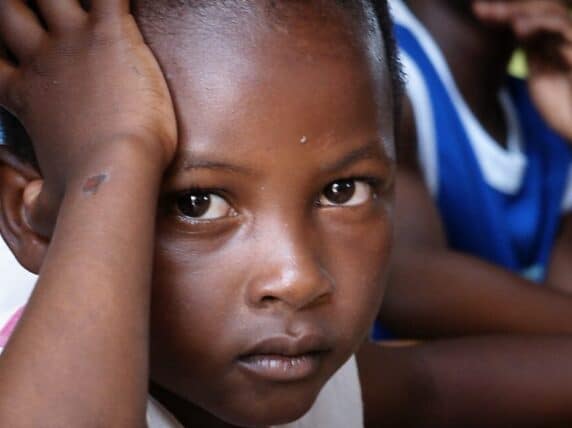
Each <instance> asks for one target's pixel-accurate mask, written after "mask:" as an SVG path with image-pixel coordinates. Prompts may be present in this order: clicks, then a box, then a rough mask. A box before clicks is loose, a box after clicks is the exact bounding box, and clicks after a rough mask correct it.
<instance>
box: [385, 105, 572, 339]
mask: <svg viewBox="0 0 572 428" xmlns="http://www.w3.org/2000/svg"><path fill="white" fill-rule="evenodd" d="M401 133H402V134H401V136H402V141H403V145H402V150H401V153H400V155H401V156H400V158H399V173H398V183H397V201H396V213H397V215H396V216H395V218H396V239H395V252H394V258H393V260H394V263H393V267H392V272H391V276H390V281H389V286H388V289H387V292H386V296H385V298H384V303H383V305H382V309H381V311H380V320H381V322H382V324H383V325H385V326H386V327H388V328H390V329H391V330H393V331H395V332H397V333H398V334H400V335H404V336H408V337H416V338H429V337H439V336H456V335H466V334H488V333H523V334H524V333H552V334H558V333H570V332H572V295H568V294H566V293H565V292H563V291H560V290H556V289H554V288H550V287H544V286H540V285H538V284H534V283H532V282H530V281H527V280H525V279H523V278H521V277H519V276H518V275H516V274H514V273H512V272H510V271H508V270H505V269H503V268H500V267H497V266H494V265H492V264H490V263H487V262H484V261H482V260H480V259H478V258H476V257H471V256H469V255H466V254H461V253H459V252H456V251H453V250H450V249H449V248H447V245H446V242H445V237H444V233H443V228H442V225H441V223H440V220H439V215H438V213H437V210H436V208H435V204H434V202H433V201H432V199H431V197H430V195H429V192H428V190H427V188H426V187H425V185H424V183H423V180H422V178H421V175H420V173H419V170H418V167H417V159H416V154H415V146H416V138H415V124H414V122H413V115H412V112H411V106H410V104H409V102H407V103H406V106H405V115H404V121H403V124H402V129H401ZM561 247H562V248H560V250H559V251H558V257H559V258H562V259H563V260H566V258H567V257H568V256H567V255H566V250H567V249H568V248H569V247H568V246H567V245H564V244H561ZM568 260H570V259H568ZM560 266H564V265H560ZM560 269H563V268H560ZM568 281H569V282H571V281H572V276H570V277H568Z"/></svg>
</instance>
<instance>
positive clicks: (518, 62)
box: [508, 50, 528, 79]
mask: <svg viewBox="0 0 572 428" xmlns="http://www.w3.org/2000/svg"><path fill="white" fill-rule="evenodd" d="M527 68H528V67H527V66H526V55H525V54H524V52H523V51H521V50H518V51H516V52H515V53H514V56H513V57H512V60H511V62H510V65H509V67H508V71H509V73H510V74H512V75H513V76H515V77H520V78H521V79H525V78H526V75H527V74H528V70H527Z"/></svg>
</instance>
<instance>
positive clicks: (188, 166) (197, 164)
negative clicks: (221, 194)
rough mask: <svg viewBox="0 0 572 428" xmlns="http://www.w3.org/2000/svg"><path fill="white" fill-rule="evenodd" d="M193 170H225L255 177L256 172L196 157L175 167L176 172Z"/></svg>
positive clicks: (184, 160) (186, 159)
mask: <svg viewBox="0 0 572 428" xmlns="http://www.w3.org/2000/svg"><path fill="white" fill-rule="evenodd" d="M193 169H211V170H224V171H228V172H231V173H233V174H243V175H255V172H254V170H252V169H250V168H247V167H245V166H240V165H233V164H230V163H226V162H222V161H213V160H208V159H200V158H197V157H194V156H192V157H190V158H185V159H183V160H181V162H179V164H178V165H177V166H176V167H175V171H189V170H193Z"/></svg>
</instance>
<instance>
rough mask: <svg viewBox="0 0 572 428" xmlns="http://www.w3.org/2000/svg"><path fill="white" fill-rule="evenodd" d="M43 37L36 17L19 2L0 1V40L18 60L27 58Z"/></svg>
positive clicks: (13, 0) (42, 31) (43, 33)
mask: <svg viewBox="0 0 572 428" xmlns="http://www.w3.org/2000/svg"><path fill="white" fill-rule="evenodd" d="M44 35H45V32H44V29H43V28H42V25H41V24H40V21H39V20H38V18H37V16H36V15H35V14H34V13H33V12H32V11H31V9H30V8H28V7H27V6H26V5H25V4H24V3H23V2H22V1H20V0H0V39H1V41H2V43H3V44H4V45H5V46H6V48H7V49H8V50H9V51H10V52H11V53H13V54H14V55H15V56H16V58H17V59H18V60H22V59H25V58H27V57H29V56H30V55H31V54H32V53H33V52H35V50H36V49H37V47H38V46H39V45H40V43H41V41H42V39H43V37H44Z"/></svg>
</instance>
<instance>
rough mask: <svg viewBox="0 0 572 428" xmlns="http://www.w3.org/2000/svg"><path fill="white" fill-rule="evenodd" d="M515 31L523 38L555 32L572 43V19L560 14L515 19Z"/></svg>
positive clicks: (513, 24)
mask: <svg viewBox="0 0 572 428" xmlns="http://www.w3.org/2000/svg"><path fill="white" fill-rule="evenodd" d="M512 27H513V31H514V33H515V35H516V36H517V38H519V39H521V40H526V39H531V38H533V37H537V36H540V35H542V34H553V35H555V36H559V37H561V38H562V41H564V42H565V43H566V44H572V21H571V20H570V19H569V18H568V17H564V16H560V15H538V16H523V17H520V18H518V19H516V20H514V21H513V23H512Z"/></svg>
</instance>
